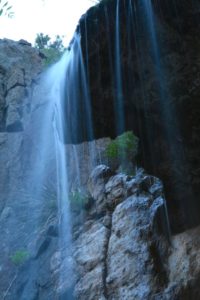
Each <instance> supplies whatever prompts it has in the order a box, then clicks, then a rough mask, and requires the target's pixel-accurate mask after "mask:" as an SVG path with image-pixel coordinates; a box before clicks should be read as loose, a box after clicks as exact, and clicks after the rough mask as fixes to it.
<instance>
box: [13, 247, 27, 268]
mask: <svg viewBox="0 0 200 300" xmlns="http://www.w3.org/2000/svg"><path fill="white" fill-rule="evenodd" d="M28 257H29V253H28V251H26V250H17V251H16V252H15V253H14V254H13V255H12V256H11V257H10V258H11V261H12V263H13V264H15V265H21V264H23V263H24V262H25V261H26V260H27V259H28Z"/></svg>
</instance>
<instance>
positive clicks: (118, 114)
mask: <svg viewBox="0 0 200 300" xmlns="http://www.w3.org/2000/svg"><path fill="white" fill-rule="evenodd" d="M121 68H122V66H121V41H120V1H119V0H117V4H116V31H115V92H116V95H115V98H116V101H115V124H116V134H117V135H119V134H120V133H122V132H124V130H125V118H124V101H123V100H124V98H123V84H122V69H121Z"/></svg>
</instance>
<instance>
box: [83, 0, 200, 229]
mask: <svg viewBox="0 0 200 300" xmlns="http://www.w3.org/2000/svg"><path fill="white" fill-rule="evenodd" d="M151 2H152V5H153V12H154V16H153V22H154V25H155V28H154V29H155V32H154V34H155V41H154V42H153V41H152V40H151V37H152V32H150V31H151V30H154V29H153V28H152V29H151V30H150V27H151V25H150V24H148V20H149V17H148V13H149V14H150V11H149V12H148V13H147V14H145V8H144V3H145V1H135V0H131V1H129V0H125V1H119V11H120V13H119V28H120V33H119V38H120V46H119V47H120V58H119V60H120V61H119V68H121V74H120V75H119V76H121V78H122V83H121V84H122V90H123V103H124V106H123V109H124V111H125V124H126V125H125V130H130V129H131V130H133V132H134V133H135V134H136V136H138V137H139V139H140V157H139V159H140V164H141V165H143V167H144V169H145V170H147V171H148V173H149V174H154V175H155V176H157V177H158V178H160V179H161V180H162V181H163V184H164V186H165V194H166V200H167V205H168V210H169V218H170V222H171V225H172V231H173V232H174V233H177V232H181V231H183V230H186V229H187V228H190V227H192V226H196V225H198V224H199V220H200V205H199V203H200V201H199V195H200V190H199V187H200V172H199V170H200V159H199V153H200V148H199V147H200V138H199V137H200V134H199V133H200V127H199V126H200V125H199V124H200V122H199V114H200V101H199V94H200V84H199V82H200V59H199V52H200V43H199V31H200V23H199V19H200V13H199V11H200V10H199V1H198V0H195V1H192V3H191V5H189V3H188V1H185V0H183V1H181V0H175V1H172V0H168V1H160V0H156V1H151ZM116 3H117V1H114V0H110V1H102V2H101V4H100V5H99V6H96V7H94V8H91V9H90V10H89V11H88V13H87V14H86V15H85V16H84V17H83V18H82V19H81V21H80V26H79V30H80V32H81V34H82V49H83V54H84V57H85V61H86V62H87V66H89V70H88V74H89V82H90V90H91V102H92V111H93V120H94V131H95V137H96V138H100V137H103V136H110V137H114V136H116V122H118V121H119V120H118V117H117V116H116V114H115V109H116V106H117V105H115V104H116V98H117V93H118V87H117V86H116V76H117V75H116V72H117V69H116V68H117V66H116V34H117V33H116V28H117V25H116V19H117V17H116V10H117V8H116ZM146 3H147V2H146ZM102 37H104V38H102Z"/></svg>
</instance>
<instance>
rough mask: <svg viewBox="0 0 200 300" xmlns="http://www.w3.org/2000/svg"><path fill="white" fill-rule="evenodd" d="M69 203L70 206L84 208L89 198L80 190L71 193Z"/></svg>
mask: <svg viewBox="0 0 200 300" xmlns="http://www.w3.org/2000/svg"><path fill="white" fill-rule="evenodd" d="M69 201H70V204H71V205H72V206H76V207H85V206H87V204H88V203H89V201H90V199H89V196H88V195H87V194H86V193H85V192H83V191H80V190H75V191H71V193H70V195H69Z"/></svg>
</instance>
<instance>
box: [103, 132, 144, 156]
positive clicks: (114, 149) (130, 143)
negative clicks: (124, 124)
mask: <svg viewBox="0 0 200 300" xmlns="http://www.w3.org/2000/svg"><path fill="white" fill-rule="evenodd" d="M138 142H139V139H138V138H137V137H136V136H135V135H134V134H133V132H132V131H127V132H124V133H123V134H121V135H119V136H118V137H116V139H115V140H113V141H111V142H110V143H109V144H108V146H107V148H106V150H105V152H106V156H107V157H108V158H111V159H116V158H118V159H121V160H132V159H134V157H135V156H136V154H137V151H138Z"/></svg>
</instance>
